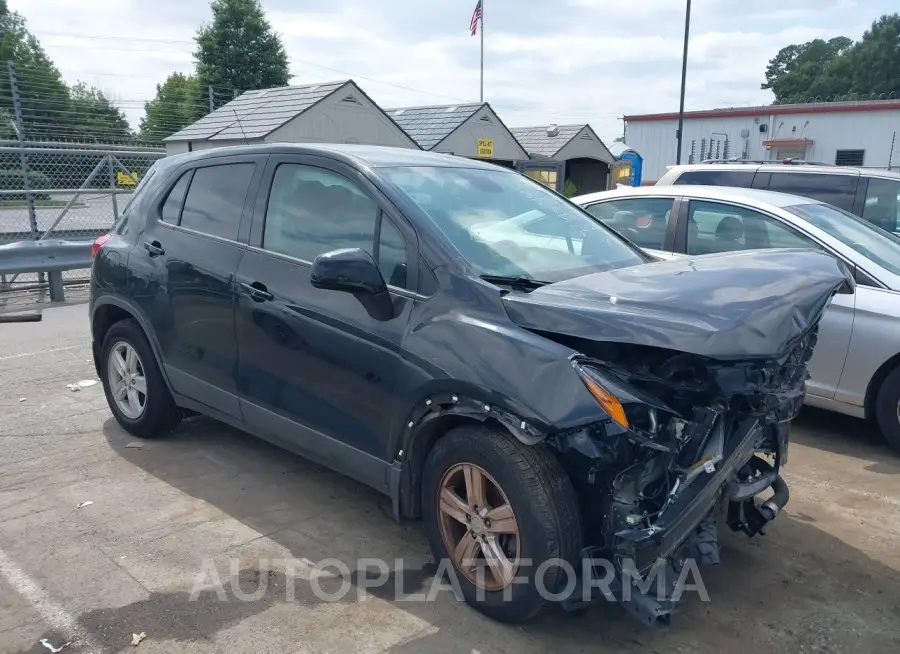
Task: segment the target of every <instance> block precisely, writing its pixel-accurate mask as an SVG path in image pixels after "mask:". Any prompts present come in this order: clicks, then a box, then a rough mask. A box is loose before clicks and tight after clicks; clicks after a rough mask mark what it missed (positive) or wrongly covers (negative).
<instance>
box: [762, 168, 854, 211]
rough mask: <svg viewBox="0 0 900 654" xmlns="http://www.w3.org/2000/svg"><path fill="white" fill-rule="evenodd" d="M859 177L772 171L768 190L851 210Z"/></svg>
mask: <svg viewBox="0 0 900 654" xmlns="http://www.w3.org/2000/svg"><path fill="white" fill-rule="evenodd" d="M858 181H859V178H858V177H856V176H851V175H820V174H816V173H782V172H778V171H773V172H772V179H771V180H770V181H769V190H770V191H780V192H781V193H791V194H792V195H802V196H804V197H807V198H812V199H813V200H819V201H820V202H827V203H828V204H833V205H834V206H836V207H839V208H841V209H843V210H844V211H852V210H853V199H854V197H855V196H856V184H857V182H858Z"/></svg>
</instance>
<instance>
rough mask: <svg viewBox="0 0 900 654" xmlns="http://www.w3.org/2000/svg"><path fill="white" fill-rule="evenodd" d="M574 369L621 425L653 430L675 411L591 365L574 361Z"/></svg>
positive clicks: (653, 432) (604, 408)
mask: <svg viewBox="0 0 900 654" xmlns="http://www.w3.org/2000/svg"><path fill="white" fill-rule="evenodd" d="M575 370H577V371H578V374H579V376H580V377H581V381H582V382H584V385H585V387H586V388H587V389H588V391H589V392H590V394H591V395H593V396H594V399H595V400H597V403H598V404H599V405H600V406H601V407H603V410H604V411H606V413H607V414H608V415H609V417H610V418H611V419H612V420H613V422H615V423H616V424H617V425H619V426H620V427H623V428H624V429H637V430H640V431H645V432H648V433H650V434H656V433H657V432H658V431H659V427H660V423H661V422H663V421H665V422H667V421H668V420H669V418H671V417H672V416H677V415H678V414H677V413H676V412H675V411H673V410H672V409H670V408H669V407H667V406H666V405H665V404H664V403H663V402H661V401H660V400H658V399H656V398H654V397H651V396H650V395H648V394H647V393H644V392H643V391H641V390H639V389H637V388H634V387H633V386H631V385H630V384H627V383H625V382H623V381H622V380H620V379H619V378H618V377H616V376H614V375H612V374H610V373H607V372H604V371H602V370H599V369H598V368H596V367H594V366H592V365H589V364H581V363H576V364H575Z"/></svg>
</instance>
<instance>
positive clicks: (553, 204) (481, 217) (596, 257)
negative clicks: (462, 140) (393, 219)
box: [378, 166, 648, 281]
mask: <svg viewBox="0 0 900 654" xmlns="http://www.w3.org/2000/svg"><path fill="white" fill-rule="evenodd" d="M378 173H379V175H380V176H381V177H382V178H383V179H384V180H385V181H386V182H387V183H388V184H389V185H391V186H393V188H394V190H395V191H396V192H397V193H399V194H402V195H405V196H406V197H407V198H409V199H410V200H411V201H413V202H414V203H416V205H418V207H419V208H420V209H421V210H422V212H423V213H424V214H425V215H426V216H427V217H428V219H429V220H431V222H432V223H434V225H435V226H436V227H437V228H438V229H439V230H440V231H441V232H442V233H443V234H444V236H445V237H446V238H447V240H449V241H450V243H451V244H452V245H453V246H454V247H455V248H456V250H457V251H458V252H459V253H460V255H462V257H463V258H464V259H466V261H467V262H468V263H469V264H470V266H471V267H472V269H473V270H475V272H476V273H477V274H480V275H498V276H522V277H530V278H532V279H535V280H539V281H560V280H562V279H568V278H571V277H576V276H578V275H582V274H587V273H590V272H597V271H600V270H610V269H612V268H622V267H625V266H632V265H636V264H640V263H644V262H646V261H647V260H648V259H646V258H645V257H644V255H643V254H641V253H640V252H639V251H638V250H636V249H634V248H633V247H631V246H629V245H628V244H627V243H626V242H624V241H623V240H622V239H621V238H619V237H618V236H616V235H615V234H614V233H613V232H612V231H611V230H609V229H607V228H606V227H604V226H603V225H602V224H601V223H600V222H599V221H596V220H594V219H593V218H592V217H591V216H590V215H588V214H586V213H585V212H583V211H582V210H580V209H579V208H578V207H576V206H575V205H573V204H572V203H570V202H569V201H568V200H566V199H565V198H563V197H562V196H560V195H559V194H557V193H554V192H553V191H551V190H550V189H548V188H546V187H544V186H542V185H541V184H539V183H535V182H533V181H531V180H529V179H528V178H526V177H525V176H524V175H520V174H518V173H515V172H511V171H505V170H499V169H498V170H489V169H483V168H458V167H431V166H421V167H418V166H417V167H409V166H403V167H399V166H398V167H385V168H379V169H378Z"/></svg>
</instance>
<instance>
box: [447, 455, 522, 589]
mask: <svg viewBox="0 0 900 654" xmlns="http://www.w3.org/2000/svg"><path fill="white" fill-rule="evenodd" d="M437 500H438V507H439V511H438V526H439V529H440V532H441V538H442V539H443V541H444V547H445V548H446V549H447V552H449V553H450V558H451V559H452V560H453V565H454V566H456V569H457V570H459V571H460V572H461V573H462V574H463V575H464V576H465V577H466V579H468V580H469V581H470V582H471V583H472V584H474V585H475V586H477V587H479V588H483V589H485V590H491V591H497V590H501V589H503V588H505V587H506V586H508V585H509V583H510V582H511V581H512V580H513V579H514V578H515V575H516V571H517V570H518V568H519V551H520V547H519V525H518V524H517V523H516V516H515V514H514V513H513V510H512V506H511V505H510V503H509V500H508V499H507V498H506V494H505V493H504V492H503V489H502V488H500V485H499V484H498V483H497V482H496V481H495V480H494V478H493V477H491V476H490V475H489V474H488V473H487V472H486V471H485V470H484V469H483V468H481V467H479V466H477V465H475V464H473V463H458V464H456V465H454V466H453V467H452V468H450V469H449V470H447V472H446V473H444V477H443V478H442V479H441V483H440V485H439V486H438V497H437Z"/></svg>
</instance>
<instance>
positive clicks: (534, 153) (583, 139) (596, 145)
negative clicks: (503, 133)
mask: <svg viewBox="0 0 900 654" xmlns="http://www.w3.org/2000/svg"><path fill="white" fill-rule="evenodd" d="M512 133H513V134H514V135H515V137H516V139H518V141H519V143H521V144H522V147H524V148H525V150H526V151H527V152H528V154H529V156H530V157H531V158H532V159H536V160H540V159H551V160H555V161H559V162H561V163H562V164H563V166H564V170H563V177H564V179H565V182H564V187H565V184H566V183H568V182H571V183H572V184H573V185H574V186H575V192H576V193H577V194H579V195H582V194H584V193H593V192H594V191H604V190H606V188H607V184H608V180H609V169H610V166H611V165H612V164H613V163H614V162H615V160H616V158H615V157H614V156H613V155H612V153H611V152H610V151H609V148H607V147H606V146H605V145H604V144H603V141H602V140H600V137H599V136H597V133H596V132H594V130H593V129H592V128H591V126H590V125H587V124H583V125H541V126H537V127H514V128H513V129H512Z"/></svg>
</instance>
